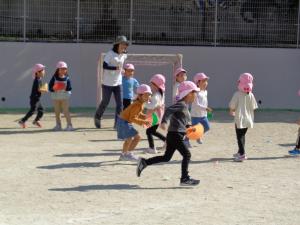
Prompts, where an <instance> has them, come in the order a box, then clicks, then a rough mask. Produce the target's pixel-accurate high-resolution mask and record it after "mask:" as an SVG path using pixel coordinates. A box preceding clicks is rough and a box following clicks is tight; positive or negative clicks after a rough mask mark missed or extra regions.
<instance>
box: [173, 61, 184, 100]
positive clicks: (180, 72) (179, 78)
mask: <svg viewBox="0 0 300 225" xmlns="http://www.w3.org/2000/svg"><path fill="white" fill-rule="evenodd" d="M186 79H187V75H186V70H185V69H183V68H182V67H179V68H177V69H176V71H175V73H174V80H175V84H174V87H173V101H174V102H176V101H177V100H178V99H176V97H177V98H178V87H179V84H180V83H182V82H183V81H186Z"/></svg>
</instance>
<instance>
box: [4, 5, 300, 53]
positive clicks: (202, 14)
mask: <svg viewBox="0 0 300 225" xmlns="http://www.w3.org/2000/svg"><path fill="white" fill-rule="evenodd" d="M299 1H300V0H180V1H179V0H164V1H161V0H0V40H1V41H25V42H27V41H30V42H34V41H41V42H101V43H106V42H112V41H113V40H114V38H115V37H116V36H117V35H121V34H122V35H126V36H127V37H128V38H129V39H130V41H131V42H132V43H135V44H150V45H151V44H157V45H201V46H244V47H288V48H298V47H299V31H300V29H299V15H300V10H299Z"/></svg>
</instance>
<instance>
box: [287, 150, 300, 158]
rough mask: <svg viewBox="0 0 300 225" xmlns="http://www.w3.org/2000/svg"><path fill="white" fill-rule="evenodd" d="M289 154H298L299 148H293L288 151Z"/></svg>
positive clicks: (299, 152)
mask: <svg viewBox="0 0 300 225" xmlns="http://www.w3.org/2000/svg"><path fill="white" fill-rule="evenodd" d="M289 154H290V155H293V156H297V155H300V150H299V149H293V150H291V151H289Z"/></svg>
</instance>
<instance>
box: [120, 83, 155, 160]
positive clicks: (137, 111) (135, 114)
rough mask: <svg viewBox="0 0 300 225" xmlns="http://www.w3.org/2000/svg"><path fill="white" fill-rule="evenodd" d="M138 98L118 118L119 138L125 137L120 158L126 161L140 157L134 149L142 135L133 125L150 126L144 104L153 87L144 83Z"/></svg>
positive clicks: (138, 91)
mask: <svg viewBox="0 0 300 225" xmlns="http://www.w3.org/2000/svg"><path fill="white" fill-rule="evenodd" d="M136 92H137V98H136V100H135V101H133V103H132V104H130V105H129V106H128V107H127V108H126V109H125V110H123V111H122V112H121V114H120V116H119V117H118V119H117V124H116V128H117V135H118V139H123V140H124V144H123V150H122V153H121V155H120V158H119V160H124V161H137V160H138V157H137V156H135V155H134V154H133V153H132V151H133V150H134V149H135V147H136V146H137V144H138V143H139V141H140V139H141V136H140V135H139V133H138V131H137V130H136V129H135V128H134V127H133V125H132V124H133V123H135V124H137V125H141V126H143V125H145V126H149V125H150V122H149V121H148V120H147V117H146V115H145V114H143V110H144V104H145V103H146V102H148V101H149V98H150V95H151V94H152V92H151V88H150V87H149V86H148V85H146V84H142V85H140V86H139V87H138V88H137V89H136Z"/></svg>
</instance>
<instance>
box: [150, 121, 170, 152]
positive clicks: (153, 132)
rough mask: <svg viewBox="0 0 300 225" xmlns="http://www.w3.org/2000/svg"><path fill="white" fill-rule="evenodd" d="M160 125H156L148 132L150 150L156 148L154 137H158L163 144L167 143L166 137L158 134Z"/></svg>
mask: <svg viewBox="0 0 300 225" xmlns="http://www.w3.org/2000/svg"><path fill="white" fill-rule="evenodd" d="M157 128H158V124H157V125H154V126H152V127H149V128H148V129H147V130H146V134H147V138H148V143H149V148H154V140H153V136H155V137H158V138H159V139H160V140H162V141H163V142H165V141H166V137H165V136H164V135H162V134H161V133H159V132H157Z"/></svg>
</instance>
